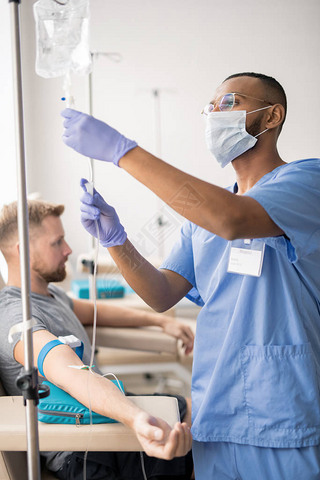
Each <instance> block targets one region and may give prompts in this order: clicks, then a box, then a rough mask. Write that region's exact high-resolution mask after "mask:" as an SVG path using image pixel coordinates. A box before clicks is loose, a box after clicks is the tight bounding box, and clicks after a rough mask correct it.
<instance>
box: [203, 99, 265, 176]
mask: <svg viewBox="0 0 320 480" xmlns="http://www.w3.org/2000/svg"><path fill="white" fill-rule="evenodd" d="M265 108H270V106H269V107H263V108H259V109H258V110H253V111H252V112H248V114H249V113H254V112H258V111H259V110H264V109H265ZM246 115H247V112H246V111H245V110H232V111H229V112H211V113H209V114H208V115H207V125H206V133H205V135H206V143H207V147H208V149H209V150H210V152H211V153H212V154H213V156H214V157H215V158H216V160H217V162H218V163H219V164H220V165H221V167H222V168H223V167H225V166H226V165H228V163H230V162H232V160H234V159H235V158H237V157H239V156H240V155H242V154H243V153H244V152H246V151H247V150H249V149H250V148H252V147H254V146H255V144H256V143H257V137H258V136H259V135H261V134H262V133H264V132H266V131H267V130H268V129H266V130H263V132H260V133H258V135H256V136H255V137H253V136H252V135H250V134H249V133H248V132H247V131H246Z"/></svg>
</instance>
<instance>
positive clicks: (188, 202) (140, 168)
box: [119, 147, 238, 237]
mask: <svg viewBox="0 0 320 480" xmlns="http://www.w3.org/2000/svg"><path fill="white" fill-rule="evenodd" d="M119 166H120V167H121V168H123V169H124V170H126V171H127V172H128V173H129V174H130V175H132V176H133V177H134V178H135V179H136V180H138V181H139V182H141V183H142V184H143V185H145V186H146V187H148V188H149V189H150V190H152V191H153V192H154V193H155V194H156V195H157V196H158V197H160V198H161V199H162V200H163V201H164V202H166V203H167V204H168V205H169V206H170V207H171V208H173V209H174V210H176V211H177V212H178V213H179V214H180V215H182V216H183V217H185V218H186V219H188V220H190V221H191V222H193V223H195V224H197V225H199V226H201V227H203V228H205V229H206V230H209V231H211V232H213V233H215V234H217V235H220V236H222V237H226V236H228V225H229V224H231V223H232V219H233V215H234V212H235V210H236V206H235V204H236V203H237V200H238V198H235V197H236V196H235V195H234V194H232V193H230V192H228V191H227V190H225V189H223V188H220V187H217V186H216V185H212V184H210V183H207V182H204V181H203V180H200V179H198V178H196V177H193V176H192V175H189V174H187V173H185V172H183V171H181V170H179V169H177V168H175V167H173V166H171V165H169V164H167V163H166V162H164V161H162V160H160V159H159V158H157V157H155V156H153V155H152V154H150V153H149V152H147V151H145V150H143V149H142V148H140V147H137V148H134V149H133V150H131V151H130V152H128V153H127V154H126V155H124V156H123V157H122V158H121V159H120V162H119Z"/></svg>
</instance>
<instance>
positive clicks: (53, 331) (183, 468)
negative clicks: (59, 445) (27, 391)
mask: <svg viewBox="0 0 320 480" xmlns="http://www.w3.org/2000/svg"><path fill="white" fill-rule="evenodd" d="M28 210H29V242H30V276H31V292H32V293H31V303H32V317H33V318H34V319H35V320H36V325H35V326H34V327H33V350H34V362H35V365H36V363H37V358H38V355H39V352H40V351H41V349H42V348H43V346H44V345H46V344H47V343H48V342H49V341H51V340H53V339H55V338H56V337H58V336H66V335H71V334H73V335H75V336H76V337H78V338H79V339H80V340H81V341H82V342H83V343H84V354H83V363H84V364H87V365H88V364H89V363H90V355H91V345H90V341H89V339H88V337H87V334H86V332H85V329H84V327H83V325H90V324H92V322H93V303H92V302H91V301H89V300H79V299H70V298H69V297H68V296H67V295H66V294H65V293H64V291H63V290H62V289H60V288H58V287H57V286H55V285H53V284H51V282H60V281H62V280H64V278H65V276H66V270H65V264H66V261H67V259H68V256H69V255H70V253H71V249H70V247H69V245H68V244H67V243H66V241H65V238H64V230H63V226H62V223H61V220H60V215H61V214H62V213H63V211H64V207H63V205H52V204H49V203H47V202H43V201H36V200H33V201H31V200H30V201H29V202H28ZM0 249H1V251H2V253H3V255H4V257H5V259H6V262H7V264H8V284H7V286H5V287H4V288H3V289H2V291H1V292H0V376H1V380H2V382H3V385H4V388H5V389H6V391H7V393H8V394H10V395H19V394H21V392H20V391H19V390H18V388H17V386H16V384H15V380H16V378H17V377H18V375H19V374H20V372H21V370H22V368H23V367H22V365H23V363H24V357H23V342H22V341H21V340H20V334H14V335H13V339H14V341H13V343H12V344H10V343H8V333H9V330H10V328H11V327H12V326H13V325H15V324H18V323H20V322H21V321H22V311H21V280H20V263H19V262H20V259H19V240H18V230H17V205H16V202H14V203H11V204H10V205H7V206H4V207H3V209H2V211H1V213H0ZM97 305H98V306H97V325H99V326H109V327H110V326H111V327H112V326H114V327H115V326H116V327H139V326H150V325H153V326H158V327H160V328H162V329H163V331H164V332H166V333H168V334H170V335H172V336H174V337H176V338H178V339H180V340H182V343H183V345H184V348H185V353H186V354H188V353H190V352H191V351H192V348H193V333H192V331H191V330H190V329H189V327H188V326H185V325H183V324H180V323H179V322H177V321H175V320H174V319H172V318H169V317H164V316H161V315H158V314H154V313H147V312H143V311H139V310H133V309H127V308H122V307H119V306H114V305H111V304H110V303H108V302H106V301H103V302H98V304H97ZM68 365H82V361H81V360H80V359H79V357H78V356H77V355H76V354H75V352H74V351H73V350H72V349H71V348H70V347H68V346H67V345H59V346H57V347H55V348H53V349H52V350H50V352H49V353H48V354H47V356H46V357H45V360H44V363H43V370H44V373H45V376H46V378H47V379H48V380H49V381H51V382H53V383H55V384H56V385H58V386H59V387H60V388H63V389H64V390H66V391H67V392H68V393H70V394H71V395H72V396H74V397H75V398H77V399H78V400H79V401H80V402H81V403H83V404H85V405H86V406H89V400H91V406H92V409H93V410H94V411H96V412H97V413H100V414H102V415H105V416H109V417H112V418H114V419H116V420H118V421H120V422H122V423H124V424H126V425H127V426H129V427H130V428H132V429H133V430H134V432H135V434H136V435H137V437H138V439H139V441H140V443H141V445H142V447H143V449H144V451H145V452H146V454H147V455H146V454H144V461H145V468H146V474H147V477H148V479H149V478H150V479H151V478H152V479H154V480H155V479H166V478H168V479H169V478H170V479H176V480H178V479H180V480H182V479H189V478H190V476H191V473H192V458H191V451H190V450H191V434H190V429H189V426H190V405H189V400H188V401H187V400H186V399H184V398H183V397H179V396H178V397H177V398H178V403H179V409H180V415H181V418H182V419H184V423H178V424H177V425H176V426H175V427H174V428H173V429H171V427H169V425H167V424H166V423H165V422H164V421H163V420H161V419H159V418H156V419H155V418H152V417H150V416H149V415H148V414H147V413H146V412H144V411H143V410H141V409H140V408H138V407H136V406H135V405H134V404H133V403H132V402H130V399H129V398H128V396H124V395H123V394H122V393H121V392H120V391H119V390H118V388H117V387H115V386H114V385H113V383H112V382H110V381H109V380H107V379H106V378H103V377H101V376H100V375H92V374H90V373H89V372H88V371H85V370H75V369H71V368H68ZM95 370H96V372H97V373H99V370H98V369H97V368H96V369H95ZM88 375H90V399H89V398H88V393H87V392H86V391H83V390H86V389H82V386H83V384H84V382H86V381H87V378H88ZM42 455H43V456H44V457H45V458H46V463H47V467H48V468H49V469H50V470H52V471H53V472H55V473H56V475H57V477H58V478H61V479H68V480H72V479H75V480H77V479H79V480H80V479H81V480H82V478H83V456H84V454H83V453H81V452H58V453H57V452H42ZM155 457H157V458H155ZM98 478H99V479H100V478H108V479H110V480H113V479H123V480H129V479H140V478H142V470H141V464H140V456H139V453H136V452H128V453H126V452H90V453H89V454H88V459H87V479H88V480H93V479H98Z"/></svg>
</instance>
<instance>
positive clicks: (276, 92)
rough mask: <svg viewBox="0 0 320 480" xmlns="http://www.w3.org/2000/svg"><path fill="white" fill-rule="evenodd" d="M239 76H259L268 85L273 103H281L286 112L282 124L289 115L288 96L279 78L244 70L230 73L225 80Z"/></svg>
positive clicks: (267, 89) (268, 91) (267, 88)
mask: <svg viewBox="0 0 320 480" xmlns="http://www.w3.org/2000/svg"><path fill="white" fill-rule="evenodd" d="M237 77H252V78H258V79H259V80H261V81H262V82H263V84H264V85H265V87H266V91H267V93H268V94H269V95H270V101H271V103H280V104H281V105H282V106H283V107H284V112H285V113H284V119H283V122H282V125H283V124H284V121H285V119H286V115H287V96H286V93H285V91H284V88H283V87H282V85H280V83H279V82H278V80H276V79H275V78H273V77H270V76H269V75H264V74H263V73H255V72H242V73H234V74H233V75H230V76H229V77H227V78H226V79H225V80H224V81H223V82H226V81H227V80H230V79H231V78H237ZM282 125H281V128H282ZM280 130H281V129H280Z"/></svg>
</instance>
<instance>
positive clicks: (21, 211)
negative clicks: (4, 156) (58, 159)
mask: <svg viewBox="0 0 320 480" xmlns="http://www.w3.org/2000/svg"><path fill="white" fill-rule="evenodd" d="M19 3H20V0H9V4H10V7H11V11H10V17H11V43H12V65H13V89H14V112H15V115H14V116H15V136H16V156H17V177H18V179H17V181H18V186H17V187H18V228H19V246H20V275H21V299H22V314H23V343H24V373H23V374H22V375H21V376H20V377H19V378H18V379H17V385H18V386H19V388H20V389H21V390H22V394H23V398H24V404H25V407H26V432H27V449H28V452H27V459H28V479H29V480H38V479H40V478H41V476H40V455H39V435H38V418H37V404H38V372H37V369H36V368H34V366H33V345H32V334H31V322H30V320H31V318H32V315H31V302H30V266H29V215H28V205H27V194H26V172H25V149H24V128H23V103H22V75H21V50H20V18H19Z"/></svg>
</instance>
